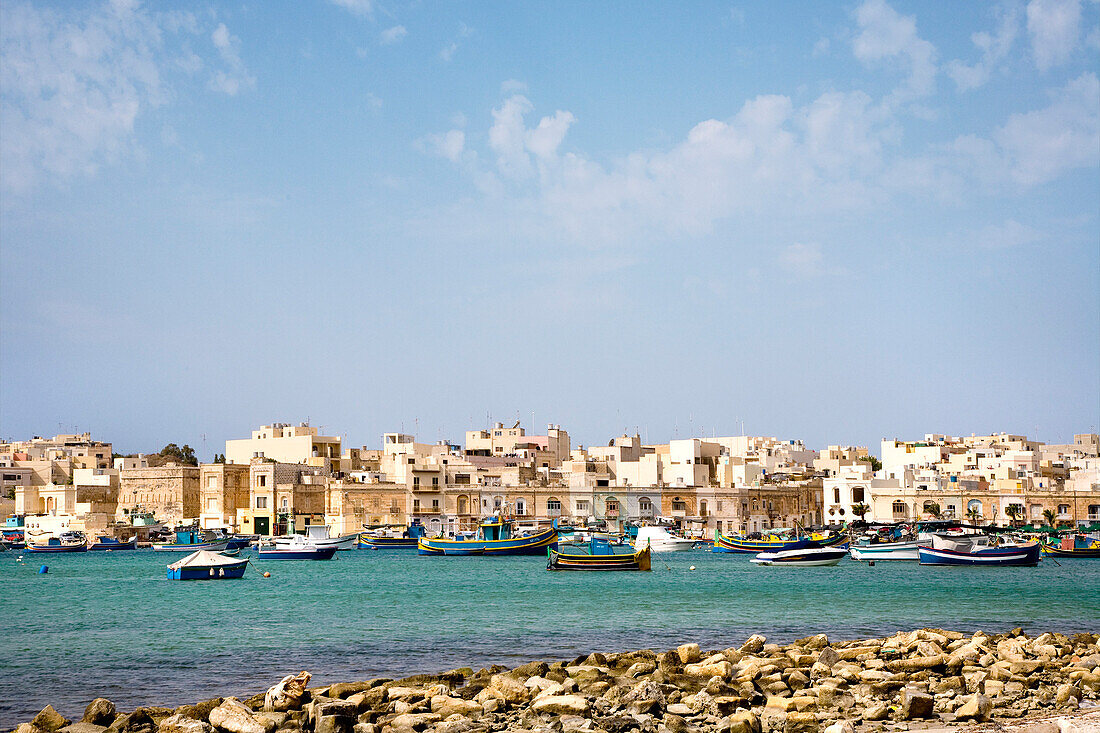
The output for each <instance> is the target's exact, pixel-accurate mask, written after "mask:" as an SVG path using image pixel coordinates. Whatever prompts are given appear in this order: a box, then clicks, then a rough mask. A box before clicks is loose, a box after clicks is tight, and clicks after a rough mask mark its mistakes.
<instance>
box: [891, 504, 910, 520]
mask: <svg viewBox="0 0 1100 733" xmlns="http://www.w3.org/2000/svg"><path fill="white" fill-rule="evenodd" d="M891 509H892V510H893V512H894V516H895V517H905V516H908V515H909V507H907V506H906V505H905V502H904V501H895V502H894V503H893V505H892V506H891Z"/></svg>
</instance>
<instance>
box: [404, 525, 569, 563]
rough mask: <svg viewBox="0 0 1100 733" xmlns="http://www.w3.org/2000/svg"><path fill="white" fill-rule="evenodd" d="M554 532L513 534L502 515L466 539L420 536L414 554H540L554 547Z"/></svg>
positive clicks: (552, 527) (552, 528)
mask: <svg viewBox="0 0 1100 733" xmlns="http://www.w3.org/2000/svg"><path fill="white" fill-rule="evenodd" d="M557 544H558V529H557V527H556V526H551V527H550V528H549V529H545V530H540V531H537V532H532V533H530V534H517V533H515V532H514V531H513V526H512V520H510V519H506V518H505V517H502V516H496V517H489V518H488V519H485V520H483V521H482V522H481V524H479V525H478V528H477V534H476V535H475V536H474V537H472V538H469V539H453V540H451V539H445V538H442V537H421V538H420V540H419V542H418V544H417V552H418V553H419V554H421V555H541V554H543V553H544V552H546V548H548V547H554V548H556V547H557Z"/></svg>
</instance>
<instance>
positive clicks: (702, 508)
mask: <svg viewBox="0 0 1100 733" xmlns="http://www.w3.org/2000/svg"><path fill="white" fill-rule="evenodd" d="M699 516H701V517H705V516H707V502H706V500H702V501H700V502H699Z"/></svg>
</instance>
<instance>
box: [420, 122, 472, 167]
mask: <svg viewBox="0 0 1100 733" xmlns="http://www.w3.org/2000/svg"><path fill="white" fill-rule="evenodd" d="M427 142H428V145H430V146H431V149H432V152H434V153H436V154H437V155H440V156H442V157H444V158H446V159H447V160H450V161H451V162H454V163H457V162H458V161H459V160H461V158H462V151H463V150H464V149H465V147H466V133H464V132H463V131H462V130H450V131H449V132H445V133H443V134H442V135H428V136H427Z"/></svg>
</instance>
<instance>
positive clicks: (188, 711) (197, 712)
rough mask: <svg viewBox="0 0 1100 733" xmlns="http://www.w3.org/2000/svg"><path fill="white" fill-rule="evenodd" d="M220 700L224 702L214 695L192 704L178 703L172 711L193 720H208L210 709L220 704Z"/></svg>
mask: <svg viewBox="0 0 1100 733" xmlns="http://www.w3.org/2000/svg"><path fill="white" fill-rule="evenodd" d="M222 702H224V700H223V699H222V698H220V697H215V698H212V699H210V700H204V701H202V702H197V703H195V704H194V705H180V706H179V707H178V708H176V709H175V710H173V711H172V712H173V714H175V715H182V716H183V717H185V718H192V719H194V720H202V721H205V722H209V721H210V711H211V710H213V709H214V708H216V707H218V706H219V705H221V704H222Z"/></svg>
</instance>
